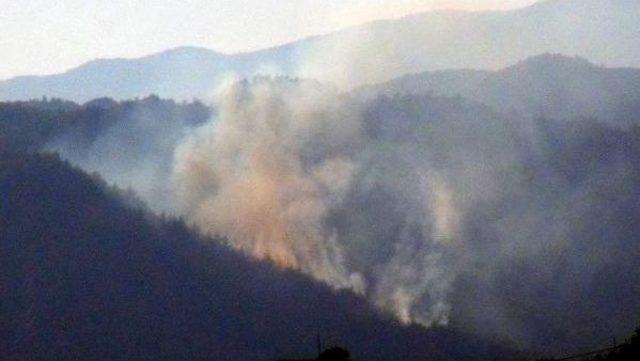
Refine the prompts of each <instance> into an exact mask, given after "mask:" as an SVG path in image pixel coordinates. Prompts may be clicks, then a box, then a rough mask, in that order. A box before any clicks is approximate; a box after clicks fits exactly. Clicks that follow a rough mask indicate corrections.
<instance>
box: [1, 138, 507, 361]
mask: <svg viewBox="0 0 640 361" xmlns="http://www.w3.org/2000/svg"><path fill="white" fill-rule="evenodd" d="M125 197H129V199H128V200H126V201H125ZM203 242H204V243H203ZM318 332H319V333H320V334H321V335H322V337H323V339H324V340H325V343H326V344H329V345H330V344H341V345H344V346H346V347H348V348H349V349H351V350H352V352H353V353H354V354H355V355H356V356H358V357H359V358H360V359H365V360H376V359H379V360H382V359H386V360H390V359H398V360H412V359H415V360H418V359H421V360H422V359H425V357H430V358H433V359H462V358H468V357H473V358H485V357H488V356H489V355H499V354H500V353H499V350H498V349H497V348H489V347H487V346H486V344H483V343H480V342H478V340H476V339H473V338H471V337H467V336H461V335H459V334H457V333H456V332H454V331H450V330H442V329H435V330H430V331H427V330H424V329H422V328H418V327H408V328H405V327H401V326H400V325H398V324H397V323H395V322H393V321H391V320H388V319H385V318H383V317H381V316H378V315H377V314H376V313H375V312H374V311H373V310H372V309H370V308H369V307H368V306H367V305H366V303H365V302H364V301H363V300H362V299H360V298H359V297H356V296H354V295H352V294H349V293H336V292H334V291H332V290H330V289H328V288H327V287H324V286H321V285H318V284H316V283H313V282H312V281H310V280H308V279H307V278H305V277H302V276H300V275H297V274H294V273H286V272H282V271H279V270H277V269H274V268H273V267H271V266H269V265H266V264H262V263H258V262H255V261H251V260H249V259H247V258H245V257H243V256H241V255H238V254H236V253H234V252H233V251H230V250H229V249H227V248H225V247H223V246H220V245H217V244H216V243H212V242H210V241H208V240H205V239H202V238H200V237H198V236H196V235H195V234H194V233H192V232H191V231H189V230H188V229H187V228H185V226H184V225H183V224H182V223H180V222H178V221H172V220H163V219H158V218H156V217H154V216H150V215H149V214H147V213H145V211H143V210H142V209H141V208H140V207H138V206H136V202H135V201H132V198H131V195H127V194H123V193H122V192H119V191H117V190H114V189H110V188H108V187H106V186H105V185H104V184H103V183H102V181H100V180H99V179H96V178H94V177H90V176H88V175H86V174H84V173H82V172H81V171H79V170H78V169H74V168H71V167H69V166H68V164H66V163H64V162H62V161H60V160H59V159H58V158H57V157H56V156H49V155H42V156H39V155H38V156H22V155H16V154H14V153H10V152H8V151H6V149H5V151H4V152H2V153H0V354H1V355H3V356H4V357H7V358H9V359H51V358H55V359H61V358H66V359H70V358H79V359H83V358H85V359H86V358H91V359H140V358H145V359H215V360H254V359H269V358H274V357H279V356H307V355H313V354H314V351H315V339H316V334H317V333H318ZM503 356H504V355H503Z"/></svg>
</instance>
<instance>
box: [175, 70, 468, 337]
mask: <svg viewBox="0 0 640 361" xmlns="http://www.w3.org/2000/svg"><path fill="white" fill-rule="evenodd" d="M358 104H359V103H358V102H356V101H355V100H353V99H350V97H348V96H340V94H338V93H337V92H336V91H335V90H333V89H331V88H327V87H325V86H322V85H320V84H317V83H313V82H307V81H273V80H268V79H257V80H254V81H244V82H239V83H236V84H235V85H233V86H230V87H229V88H227V89H225V90H223V91H222V92H221V94H220V95H219V97H218V101H217V105H218V116H217V118H216V119H215V121H212V122H211V124H207V125H206V126H204V127H202V128H201V129H198V130H197V131H195V132H194V134H193V135H191V136H190V137H188V139H187V140H186V141H185V142H184V143H183V144H182V145H181V146H180V147H179V148H178V150H177V152H176V165H175V171H174V181H175V185H176V190H177V195H178V199H179V208H180V212H181V213H182V214H184V215H185V216H186V218H187V219H188V220H189V221H191V222H193V223H195V224H196V225H197V226H198V227H199V228H200V229H201V230H203V231H204V232H207V233H209V234H213V235H220V236H224V237H227V238H228V239H229V240H230V241H231V243H232V244H233V245H234V246H236V247H238V248H240V249H243V250H245V251H247V252H249V253H250V254H252V255H254V256H256V257H258V258H266V259H269V260H272V261H274V262H276V263H277V264H279V265H281V266H283V267H291V268H295V269H299V270H301V271H303V272H305V273H307V274H310V275H312V276H314V277H315V278H317V279H319V280H323V281H325V282H327V283H329V284H331V285H333V286H335V287H337V288H351V289H353V290H354V291H356V292H359V293H364V294H366V295H368V296H369V297H371V298H372V299H373V301H374V302H375V303H377V304H378V305H380V306H381V307H383V308H385V309H388V310H391V311H392V312H394V313H395V314H396V315H397V316H398V317H399V318H400V319H401V320H402V321H404V322H411V321H418V322H421V323H423V324H425V325H429V324H432V323H434V322H435V323H446V322H447V316H448V308H449V306H448V305H447V304H446V295H447V292H448V287H449V283H450V279H449V278H450V277H448V276H447V274H446V272H445V270H444V269H443V267H444V266H443V261H444V259H443V257H444V256H443V254H442V252H441V251H440V250H439V248H443V247H446V246H447V242H452V239H453V238H454V237H455V228H456V217H457V216H456V210H455V206H454V204H453V197H452V195H451V193H450V192H451V190H450V189H448V187H447V185H446V183H445V182H444V181H443V180H441V179H439V178H438V176H437V174H431V173H430V172H426V171H424V169H423V168H422V167H418V168H415V170H413V169H412V167H411V165H412V164H411V163H407V164H404V165H399V164H396V165H395V166H394V167H396V168H397V169H395V170H392V169H389V170H390V172H389V173H388V174H387V172H385V171H384V170H383V169H372V168H371V167H374V166H377V165H375V164H374V163H378V160H377V157H378V156H379V155H380V154H377V153H378V152H379V151H380V150H381V148H380V147H383V145H376V144H372V142H371V141H370V139H368V137H367V134H366V130H365V129H364V125H365V124H364V122H363V111H362V109H361V106H360V105H358ZM407 161H408V160H407ZM372 162H373V163H372ZM383 163H384V162H383ZM392 163H395V162H392ZM381 166H393V165H392V164H381ZM396 171H397V172H400V173H395V172H396ZM394 173H395V174H394ZM396 177H397V180H395V179H394V178H396ZM414 181H415V182H416V183H415V184H413V182H414ZM405 182H406V183H407V184H402V183H405ZM363 183H364V184H363ZM378 183H379V184H378ZM384 183H389V184H384ZM362 187H375V188H378V187H383V189H384V188H389V189H390V191H392V192H397V193H398V194H395V195H390V196H391V197H393V198H394V199H402V201H400V202H398V204H395V205H393V204H386V205H384V204H382V203H381V204H375V205H372V206H373V208H371V209H351V207H353V206H354V204H353V203H354V201H358V200H357V198H358V197H360V194H359V192H361V191H363V188H362ZM358 202H359V201H358ZM381 206H382V207H384V206H390V207H398V208H397V209H395V210H393V211H391V212H380V211H379V210H378V208H379V207H381ZM352 213H354V214H357V215H358V216H356V217H357V218H358V223H355V222H354V223H351V224H346V225H344V224H341V223H342V221H341V218H343V217H342V216H340V214H352ZM385 224H389V225H392V226H393V227H395V226H400V229H398V232H394V233H395V234H392V233H389V234H388V236H389V237H390V238H389V239H381V238H380V236H379V235H378V236H376V235H375V230H376V229H379V228H380V227H384V225H385ZM372 231H373V232H374V233H373V234H372ZM378 242H384V243H385V244H378ZM381 250H385V251H384V253H383V252H381ZM372 254H377V256H376V257H371V255H372ZM425 297H427V298H428V299H429V302H427V303H426V304H418V303H419V302H423V301H424V299H425Z"/></svg>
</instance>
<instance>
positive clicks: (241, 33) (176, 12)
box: [0, 0, 540, 80]
mask: <svg viewBox="0 0 640 361" xmlns="http://www.w3.org/2000/svg"><path fill="white" fill-rule="evenodd" d="M331 1H335V0H331ZM374 1H375V3H374V4H371V3H370V1H367V0H349V1H343V2H336V4H327V5H323V4H319V3H318V2H317V1H313V0H305V1H303V2H300V1H298V2H293V1H291V2H287V3H284V4H282V2H278V3H277V4H276V3H275V2H274V3H271V2H269V3H267V4H259V5H258V4H253V2H252V1H249V2H245V3H243V4H241V5H237V4H234V3H233V2H223V3H222V4H205V2H204V1H203V0H191V1H190V4H187V5H186V6H185V5H184V4H175V5H172V4H170V2H169V1H165V2H164V3H163V4H162V5H160V6H159V5H157V4H153V5H151V3H148V2H147V0H138V1H136V2H134V3H133V4H128V2H115V3H114V2H110V3H109V4H95V3H90V4H76V5H77V6H74V4H73V3H75V2H77V0H68V1H66V2H65V3H64V4H61V5H58V6H56V7H54V8H47V7H45V6H43V5H44V4H43V0H37V1H34V2H31V3H29V4H28V5H27V6H25V4H19V3H11V2H8V1H7V0H0V6H2V7H3V9H5V12H4V14H0V20H4V19H6V20H7V21H0V31H2V32H3V33H4V34H6V36H5V39H3V41H0V52H3V53H5V54H10V56H5V58H4V62H5V64H4V65H3V67H0V80H7V79H11V78H15V77H21V76H46V75H52V74H59V73H63V72H66V71H68V70H71V69H73V68H76V67H78V66H81V65H83V64H86V63H88V62H91V61H93V60H99V59H135V58H140V57H145V56H150V55H154V54H158V53H162V52H165V51H169V50H172V49H177V48H189V47H193V48H203V49H208V50H211V51H215V52H218V53H221V54H225V55H235V54H241V53H251V52H255V51H259V50H264V49H269V48H274V47H279V46H282V45H286V44H289V43H293V42H296V41H300V40H304V39H307V38H311V37H315V36H322V35H326V34H330V33H333V32H337V31H340V30H344V29H347V28H352V27H357V26H362V25H365V24H367V23H371V22H375V21H381V20H382V21H384V20H394V19H399V18H402V17H406V16H411V15H416V14H421V13H428V12H436V11H445V10H458V11H497V10H514V9H519V8H524V7H527V6H530V5H532V4H534V3H537V2H540V0H481V1H471V0H402V1H395V2H392V1H390V0H374ZM271 5H273V6H271ZM214 6H218V7H219V9H216V10H218V11H219V12H221V13H222V14H217V13H216V14H210V12H211V11H212V10H213V7H214ZM274 7H277V8H278V9H279V10H280V11H278V13H279V14H276V15H274V14H273V13H274V12H275V11H274ZM191 8H194V9H196V11H189V9H191ZM245 8H249V9H245ZM71 9H72V10H71ZM198 10H200V11H198ZM247 10H248V11H251V12H250V13H247ZM149 11H151V12H152V14H149V15H148V16H150V17H152V18H153V19H151V20H150V21H149V19H148V18H145V16H147V13H148V12H149ZM98 14H99V15H98ZM194 14H196V15H194ZM247 14H248V15H247ZM301 14H304V15H303V16H300V15H301ZM216 16H217V17H218V18H217V19H216V18H215V17H216ZM242 17H244V18H245V19H243V20H242V21H238V19H240V18H242ZM3 18H4V19H3ZM246 18H249V19H248V20H247V19H246ZM289 19H294V23H293V24H288V23H286V21H285V20H289ZM36 23H37V24H38V26H37V27H33V26H31V25H32V24H36ZM212 23H215V24H216V26H214V27H209V25H208V24H212ZM285 23H286V24H285ZM132 24H133V25H132ZM250 28H253V30H252V29H250ZM25 29H27V31H25ZM227 29H230V30H228V31H227ZM266 29H268V30H266ZM203 34H205V35H203ZM98 38H99V39H101V40H102V41H101V42H100V43H99V44H96V41H95V39H98ZM49 39H56V40H57V41H56V42H55V43H52V42H50V41H49ZM25 44H29V45H34V46H24V45H25Z"/></svg>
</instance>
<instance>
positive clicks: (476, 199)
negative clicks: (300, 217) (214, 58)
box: [0, 79, 640, 360]
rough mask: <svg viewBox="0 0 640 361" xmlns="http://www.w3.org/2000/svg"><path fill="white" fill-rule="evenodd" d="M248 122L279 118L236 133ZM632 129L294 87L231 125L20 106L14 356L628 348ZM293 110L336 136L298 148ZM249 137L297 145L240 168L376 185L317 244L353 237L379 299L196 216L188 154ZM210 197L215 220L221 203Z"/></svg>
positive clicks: (169, 111) (353, 200) (12, 206)
mask: <svg viewBox="0 0 640 361" xmlns="http://www.w3.org/2000/svg"><path fill="white" fill-rule="evenodd" d="M309 88H311V89H312V90H309ZM318 89H320V90H318ZM305 92H306V93H305ZM309 92H310V93H309ZM264 94H275V95H269V96H268V97H266V98H260V97H263V96H264ZM299 94H305V96H306V95H308V94H316V95H318V98H321V99H323V100H322V102H320V103H313V105H314V107H313V112H311V113H305V112H301V113H295V112H299V111H300V109H302V108H303V105H305V104H306V103H304V102H307V101H308V100H307V98H306V97H301V96H299ZM324 99H328V100H327V101H326V103H324V101H325V100H324ZM630 99H631V98H630ZM235 102H240V103H241V104H243V105H244V106H247V109H250V111H255V112H256V113H255V114H258V115H257V116H255V117H253V113H250V112H249V113H246V112H245V113H241V114H240V115H237V114H235V113H233V112H232V111H234V110H236V109H239V107H237V106H236V105H237V104H236V103H235ZM578 103H579V102H578ZM578 103H576V104H578ZM265 104H266V105H269V106H271V105H275V108H269V107H267V108H265ZM616 104H619V105H620V106H624V107H627V106H628V103H625V104H621V103H616V102H611V103H609V104H608V106H611V107H614V108H615V107H616ZM624 109H625V110H623V111H620V112H615V121H614V120H612V119H608V118H607V117H606V114H605V115H602V114H600V116H599V117H595V116H593V114H591V113H589V112H588V111H586V112H585V113H581V111H580V109H579V108H575V109H571V111H568V112H564V113H563V114H565V117H563V118H557V117H553V114H529V113H527V112H519V111H506V110H505V109H496V107H492V106H491V104H487V103H484V102H481V101H478V100H477V99H476V100H474V99H466V98H464V97H462V96H438V95H433V94H429V92H427V93H412V94H386V93H384V94H374V95H372V94H371V93H370V91H369V90H367V94H364V96H363V94H358V93H351V94H348V93H338V92H335V91H334V90H326V89H325V88H324V87H323V86H322V85H319V84H312V85H308V84H306V83H305V82H303V81H302V82H301V81H295V80H290V79H258V80H253V81H247V82H243V83H240V85H239V88H237V89H235V90H234V93H233V94H232V96H231V97H230V99H227V100H224V101H222V102H220V104H217V105H216V108H215V109H214V108H213V107H211V106H207V105H204V104H203V103H200V102H191V103H176V102H174V101H171V100H163V99H160V98H158V97H154V96H152V97H148V98H144V99H137V100H130V101H122V102H116V101H113V100H110V99H106V98H105V99H98V100H94V101H91V102H88V103H85V104H82V105H80V104H76V103H72V102H67V101H63V100H57V99H51V100H50V99H42V100H34V101H26V102H12V103H0V152H1V153H0V162H1V164H0V197H1V198H0V201H1V203H0V226H1V227H0V239H1V240H2V244H1V245H0V247H1V248H0V258H1V260H0V268H1V272H0V276H1V277H2V278H1V279H0V290H1V292H2V296H3V297H2V300H1V301H0V302H1V309H2V312H1V313H0V317H2V320H0V325H2V326H0V327H2V335H1V336H2V344H1V351H2V353H3V354H6V355H11V356H12V357H13V358H16V359H22V358H42V357H45V356H46V355H56V356H57V357H83V356H86V355H99V356H101V357H104V358H115V359H125V358H131V357H148V358H166V357H169V358H171V357H177V356H179V355H180V356H184V355H189V356H191V357H192V358H204V357H213V356H212V355H215V358H216V359H230V360H237V359H270V358H277V357H309V356H313V355H315V352H316V343H317V337H318V334H320V336H321V338H322V340H323V342H324V343H325V344H326V345H327V346H332V345H335V346H343V347H346V348H348V349H349V350H350V351H351V352H352V354H353V355H354V357H355V358H356V359H363V360H376V359H380V360H382V359H403V360H411V359H416V360H417V359H424V355H431V357H432V358H434V359H464V358H467V357H468V358H473V359H483V358H498V359H502V358H505V359H509V358H512V357H515V356H516V355H518V354H516V352H515V351H513V350H519V351H522V352H524V353H526V354H527V355H530V356H531V357H539V356H559V355H567V354H574V353H576V352H580V351H584V350H592V349H597V348H599V347H602V346H606V345H608V344H610V342H609V340H610V339H611V338H612V337H618V338H622V337H624V336H625V335H628V334H629V333H631V332H632V331H633V329H635V327H637V325H638V322H639V321H640V320H639V319H638V318H637V317H638V316H637V310H638V309H639V308H640V283H638V281H637V279H636V278H637V277H636V274H637V270H638V269H640V245H639V244H638V242H637V234H639V233H640V228H639V226H638V224H637V222H636V219H637V218H638V217H639V216H640V199H638V197H639V194H638V192H637V190H638V189H640V165H639V163H638V159H640V127H639V126H638V124H640V123H639V119H638V118H637V114H636V113H634V112H629V111H627V110H626V109H628V108H624ZM354 110H357V113H356V112H355V111H354ZM291 111H293V114H296V116H295V117H292V118H291V119H294V118H295V120H296V121H299V120H302V121H304V120H305V118H304V117H310V119H312V120H313V121H314V122H308V123H304V122H302V124H320V126H315V125H314V126H313V127H310V128H302V129H298V131H299V133H295V132H293V131H290V130H291V129H292V128H290V126H291V124H289V123H287V122H288V121H289V120H290V119H289V118H288V117H289V116H288V115H287V114H289V113H290V112H291ZM260 114H265V116H264V117H261V116H259V115H260ZM354 114H356V115H354ZM612 114H613V113H612ZM271 116H276V118H273V119H272V118H269V117H271ZM620 117H623V118H624V119H622V120H624V121H621V118H620ZM247 119H249V120H251V121H252V122H253V121H255V122H253V123H252V122H249V123H247V124H248V125H249V127H250V128H251V127H257V128H256V129H261V128H260V127H267V128H264V129H266V131H271V130H272V128H269V127H275V129H277V130H279V131H281V130H282V129H287V130H288V131H289V132H288V133H287V132H285V133H282V134H280V133H276V134H278V137H276V138H275V139H277V142H275V143H264V144H267V145H268V147H266V149H268V150H269V151H268V152H263V151H262V148H260V147H262V146H263V143H261V142H262V140H256V139H255V138H251V137H248V138H242V137H240V138H238V139H239V140H238V141H237V143H233V144H232V145H233V146H234V147H235V148H234V149H236V150H238V152H240V154H242V152H243V151H244V150H245V147H249V148H248V149H251V150H252V151H253V150H256V149H257V154H258V155H260V156H261V158H260V159H262V160H266V161H267V163H266V164H272V163H274V162H275V164H278V163H277V162H281V161H282V159H286V161H287V162H288V163H286V164H300V169H302V170H303V171H304V172H309V173H311V171H309V170H313V171H315V170H317V169H322V167H319V166H318V165H323V164H324V163H326V157H327V155H331V156H336V157H338V158H339V159H341V160H343V159H348V160H349V162H351V164H354V166H353V167H352V169H353V173H352V174H353V175H352V176H351V177H350V178H349V182H348V184H349V185H350V188H346V189H345V190H344V191H343V192H342V193H340V202H334V201H333V200H332V202H334V203H328V204H327V206H326V207H324V209H326V213H325V214H324V215H325V216H324V217H323V218H322V219H321V220H320V221H319V222H318V223H317V224H312V227H315V228H319V227H323V228H326V229H330V230H331V232H332V236H333V237H335V238H334V239H336V240H337V242H341V243H340V245H341V247H343V250H344V253H343V255H344V257H343V258H342V259H340V262H341V263H340V264H339V265H340V266H342V267H344V268H345V269H347V270H348V271H350V272H352V274H358V275H359V277H360V279H361V280H362V283H363V284H366V285H368V286H369V288H368V289H365V290H364V291H361V290H357V289H354V291H355V293H353V292H351V291H350V290H348V289H347V290H344V289H343V290H341V291H340V290H338V289H341V288H345V287H335V286H336V284H335V283H332V282H333V281H332V280H329V281H327V279H325V278H323V277H322V276H318V273H314V272H316V270H315V269H305V268H304V265H302V266H300V267H299V270H301V271H302V274H301V273H298V272H297V271H295V270H283V269H282V268H281V267H277V266H274V265H272V264H271V263H270V262H264V261H258V260H255V259H254V258H252V257H249V256H247V255H246V254H245V253H246V252H238V249H241V250H246V249H244V248H243V247H244V246H242V245H239V244H238V243H237V240H234V239H233V238H232V237H225V234H224V233H223V232H220V233H223V234H215V233H216V232H213V231H211V232H209V231H208V229H207V228H206V226H207V225H208V222H210V221H211V222H213V221H217V220H218V219H217V218H215V217H216V216H217V215H219V214H222V215H224V214H225V211H226V209H224V208H215V209H213V210H207V213H206V214H204V215H205V216H206V217H213V218H206V217H205V218H197V217H193V214H191V213H188V212H185V211H184V210H183V209H182V208H180V207H177V206H176V205H175V203H174V201H173V199H172V197H174V196H175V195H174V194H172V193H171V191H172V189H173V188H172V187H173V186H174V184H171V182H174V181H175V177H174V176H175V167H176V154H178V155H179V154H180V151H182V152H185V151H189V150H193V149H200V150H204V151H203V153H205V154H212V153H215V152H214V151H213V150H216V151H220V152H224V151H225V149H224V148H208V147H211V144H210V142H208V141H207V139H208V138H206V136H208V135H210V134H213V136H220V135H218V133H215V132H213V133H208V132H211V129H216V128H215V126H216V125H217V124H223V125H225V126H229V125H236V124H243V123H242V122H243V121H246V120H247ZM274 119H276V120H278V121H280V123H278V122H276V121H275V120H274ZM231 120H233V122H230V121H231ZM262 121H264V123H261V122H262ZM350 122H352V123H350ZM354 124H355V126H353V127H352V125H354ZM293 129H295V128H293ZM336 129H338V130H339V133H336ZM354 129H355V130H354ZM349 132H352V133H349ZM229 134H231V135H233V134H234V133H228V134H223V135H225V136H226V135H229ZM345 134H355V135H349V137H347V136H346V135H345ZM340 137H343V138H340ZM185 138H186V139H188V141H184V139H185ZM214 139H216V140H220V139H222V138H214ZM335 139H343V141H342V143H336V142H335V141H333V140H335ZM222 140H224V141H228V140H227V139H222ZM223 143H224V142H223ZM176 149H177V150H176ZM55 153H58V154H59V155H56V154H55ZM264 153H269V155H274V154H275V155H278V156H279V157H280V158H264ZM195 154H198V153H195ZM223 154H224V153H223ZM247 154H251V155H252V153H247ZM240 158H241V157H240ZM189 159H193V158H189ZM196 159H197V158H196ZM204 160H205V162H203V163H202V164H199V163H198V164H196V165H198V167H196V169H199V170H202V169H204V170H208V171H210V173H206V172H205V173H203V174H214V175H216V176H219V175H220V174H218V173H215V172H218V171H219V169H217V168H215V167H216V163H217V162H219V161H220V159H219V158H215V154H214V156H213V158H205V159H204ZM240 161H241V163H240V166H241V167H240V169H242V170H243V171H245V170H246V169H247V168H249V169H250V167H251V166H252V164H250V163H247V162H246V160H243V159H242V158H241V159H240ZM269 162H271V163H269ZM332 164H333V163H332ZM340 164H342V163H340ZM148 165H152V167H151V168H150V167H149V166H148ZM233 166H235V165H233ZM277 169H278V170H279V171H282V169H286V168H277ZM349 169H351V168H349ZM248 174H249V175H251V173H248ZM275 174H280V173H275ZM305 174H306V173H305ZM316 174H317V173H313V175H314V177H315V176H316ZM261 175H262V174H261ZM103 179H105V180H103ZM313 179H314V181H315V179H316V178H313ZM336 182H337V181H336ZM337 183H339V182H337ZM114 184H116V185H117V186H118V187H120V188H117V187H115V186H114ZM320 184H321V185H322V186H323V187H324V186H325V185H324V183H320ZM345 184H347V183H345ZM222 186H224V184H223V185H221V188H220V189H222V190H224V188H223V187H222ZM292 187H293V188H294V190H295V184H293V186H292ZM123 189H124V190H123ZM194 189H196V190H198V188H197V187H195V188H194ZM425 189H426V190H425ZM187 190H188V191H193V190H192V189H187ZM210 193H211V192H209V191H208V190H206V189H205V191H204V192H203V193H197V192H196V193H194V194H195V196H194V197H193V199H195V202H203V204H207V203H206V201H207V199H208V198H207V197H210ZM434 194H435V196H434ZM434 197H435V198H434ZM438 197H440V198H438ZM433 199H435V203H430V202H432V200H433ZM424 204H435V205H434V206H433V207H434V209H426V210H425V209H424ZM196 205H198V203H196ZM190 206H191V204H190ZM249 206H252V205H251V204H250V205H249ZM255 206H256V207H260V206H261V205H260V204H256V205H255ZM430 207H431V206H430ZM195 209H198V208H197V207H195ZM449 209H453V210H455V212H453V211H451V210H449ZM443 210H444V212H443ZM436 211H438V212H436ZM161 213H164V214H167V215H162V216H161V215H159V214H161ZM442 214H444V216H443V217H440V218H439V215H442ZM425 219H426V221H425ZM203 225H204V226H203ZM303 225H304V224H303ZM315 228H314V229H315ZM215 231H219V230H218V229H216V230H215ZM425 240H427V241H428V242H425ZM249 253H251V252H249ZM422 255H425V258H424V259H423V258H420V257H418V256H422ZM400 266H402V268H398V267H400ZM424 274H427V275H435V276H434V277H433V278H429V277H427V278H420V277H419V276H420V275H424ZM309 276H312V277H309ZM312 278H316V280H312ZM425 279H426V281H425ZM317 280H319V281H323V282H318V281H317ZM326 283H329V285H331V286H334V287H329V286H327V285H326ZM346 288H349V287H346ZM356 293H357V294H356ZM398 295H405V296H406V297H409V298H408V299H409V300H410V302H408V303H404V304H402V303H399V302H398V298H394V297H397V296H398ZM407 295H408V296H407ZM399 305H401V306H403V308H401V307H400V306H399ZM107 315H108V316H107ZM407 320H409V321H411V322H413V323H414V325H412V326H407V325H403V324H402V323H401V322H399V321H404V322H405V323H407V322H406V321H407ZM411 322H410V323H411ZM420 324H422V326H421V325H420ZM423 326H430V327H429V328H425V327H423ZM371 330H375V332H371ZM519 355H522V354H519Z"/></svg>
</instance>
